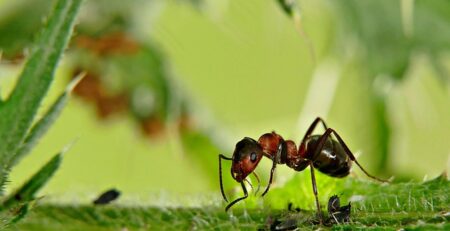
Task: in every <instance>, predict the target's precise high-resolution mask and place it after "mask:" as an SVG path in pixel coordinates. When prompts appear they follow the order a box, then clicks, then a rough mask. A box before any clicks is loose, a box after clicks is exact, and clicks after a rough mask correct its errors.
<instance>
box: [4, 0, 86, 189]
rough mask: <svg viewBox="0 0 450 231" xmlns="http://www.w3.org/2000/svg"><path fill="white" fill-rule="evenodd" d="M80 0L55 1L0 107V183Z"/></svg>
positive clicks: (67, 35)
mask: <svg viewBox="0 0 450 231" xmlns="http://www.w3.org/2000/svg"><path fill="white" fill-rule="evenodd" d="M80 5H81V0H61V1H56V5H55V7H54V10H53V12H52V15H51V16H50V18H49V21H48V23H47V25H46V27H45V28H44V29H43V30H42V33H41V34H40V37H39V38H38V40H37V43H36V47H35V48H34V49H33V50H32V53H31V56H30V58H29V59H28V61H27V63H26V65H25V67H24V69H23V71H22V74H21V75H20V78H19V80H18V82H17V85H16V87H15V88H14V90H13V92H12V93H11V95H10V96H9V98H8V99H7V101H6V102H5V104H4V105H3V106H2V107H1V110H0V118H2V119H1V120H0V173H2V174H1V175H0V184H3V183H4V182H5V175H4V174H5V171H7V170H8V168H9V166H8V164H9V163H10V161H11V158H12V157H13V156H14V154H15V153H16V152H17V150H18V149H19V147H20V145H21V144H22V143H23V141H24V139H25V137H26V135H27V132H28V129H29V128H30V126H31V124H32V122H33V119H34V117H35V114H36V112H37V110H38V108H39V105H40V103H41V101H42V99H43V98H44V96H45V94H46V92H47V90H48V88H49V86H50V83H51V82H52V80H53V74H54V71H55V69H56V66H57V64H58V61H59V59H60V57H61V54H62V52H63V51H64V49H65V47H66V45H67V42H68V40H69V38H70V35H71V33H72V30H73V26H74V19H75V15H76V13H77V11H78V9H79V7H80Z"/></svg>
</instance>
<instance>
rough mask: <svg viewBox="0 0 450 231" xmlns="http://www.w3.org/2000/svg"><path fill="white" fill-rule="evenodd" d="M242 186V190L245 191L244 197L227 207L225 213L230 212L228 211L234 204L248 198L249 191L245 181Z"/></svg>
mask: <svg viewBox="0 0 450 231" xmlns="http://www.w3.org/2000/svg"><path fill="white" fill-rule="evenodd" d="M241 186H242V190H243V191H244V196H243V197H241V198H238V199H236V200H234V201H232V202H231V203H230V204H229V205H227V207H226V208H225V212H226V211H228V209H230V208H231V206H233V205H234V204H236V203H237V202H239V201H240V200H244V199H245V198H247V197H248V193H247V189H246V188H245V185H244V181H242V182H241Z"/></svg>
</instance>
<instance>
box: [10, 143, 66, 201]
mask: <svg viewBox="0 0 450 231" xmlns="http://www.w3.org/2000/svg"><path fill="white" fill-rule="evenodd" d="M63 152H64V151H62V152H60V153H58V154H57V155H55V156H54V157H53V158H52V159H51V160H50V161H49V162H47V164H45V165H44V166H43V167H42V168H41V169H40V170H39V171H38V172H37V173H36V174H35V175H34V176H32V177H31V178H30V179H29V180H28V181H27V182H26V183H25V184H24V185H23V186H22V187H21V188H20V189H19V190H17V191H16V192H14V193H13V194H11V195H10V196H9V197H8V198H7V199H6V200H5V201H4V202H3V204H2V209H8V208H11V207H13V206H15V205H18V204H20V203H28V202H30V201H31V200H34V199H35V195H36V193H37V192H38V190H39V189H41V188H42V187H43V186H44V185H45V184H46V183H47V181H48V180H49V179H50V178H51V177H52V176H53V174H54V173H55V171H56V170H57V169H58V167H59V165H60V163H61V160H62V154H63Z"/></svg>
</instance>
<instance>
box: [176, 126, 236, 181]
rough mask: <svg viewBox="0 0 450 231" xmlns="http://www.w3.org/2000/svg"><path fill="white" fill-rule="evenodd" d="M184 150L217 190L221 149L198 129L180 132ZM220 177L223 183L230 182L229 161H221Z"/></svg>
mask: <svg viewBox="0 0 450 231" xmlns="http://www.w3.org/2000/svg"><path fill="white" fill-rule="evenodd" d="M180 135H181V140H182V144H183V148H184V151H185V152H186V153H187V155H189V158H190V159H192V161H193V163H194V164H196V165H197V166H201V168H202V171H203V172H204V174H205V176H207V177H208V178H209V180H208V182H209V183H210V185H211V187H212V188H214V189H217V190H219V189H220V188H219V159H218V156H219V154H220V153H221V151H220V150H219V149H218V148H217V145H215V144H214V143H213V142H212V140H211V138H210V137H209V136H207V135H205V134H203V133H201V132H199V131H184V132H182V133H181V134H180ZM221 154H225V155H226V153H221ZM222 162H223V163H222V164H223V166H222V174H223V175H222V177H223V181H224V183H225V184H227V183H230V182H232V180H233V179H232V178H231V176H230V168H231V165H230V162H227V161H222Z"/></svg>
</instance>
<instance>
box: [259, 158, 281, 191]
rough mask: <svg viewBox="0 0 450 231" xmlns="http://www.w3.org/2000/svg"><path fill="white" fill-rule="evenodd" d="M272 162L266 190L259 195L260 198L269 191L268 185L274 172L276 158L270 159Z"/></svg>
mask: <svg viewBox="0 0 450 231" xmlns="http://www.w3.org/2000/svg"><path fill="white" fill-rule="evenodd" d="M272 161H273V164H272V169H271V170H270V178H269V184H268V185H267V188H266V190H264V192H263V194H262V195H261V196H262V197H263V196H264V195H266V193H267V192H268V191H269V188H270V185H271V184H272V181H273V174H274V172H275V168H276V167H277V161H276V157H272Z"/></svg>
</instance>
